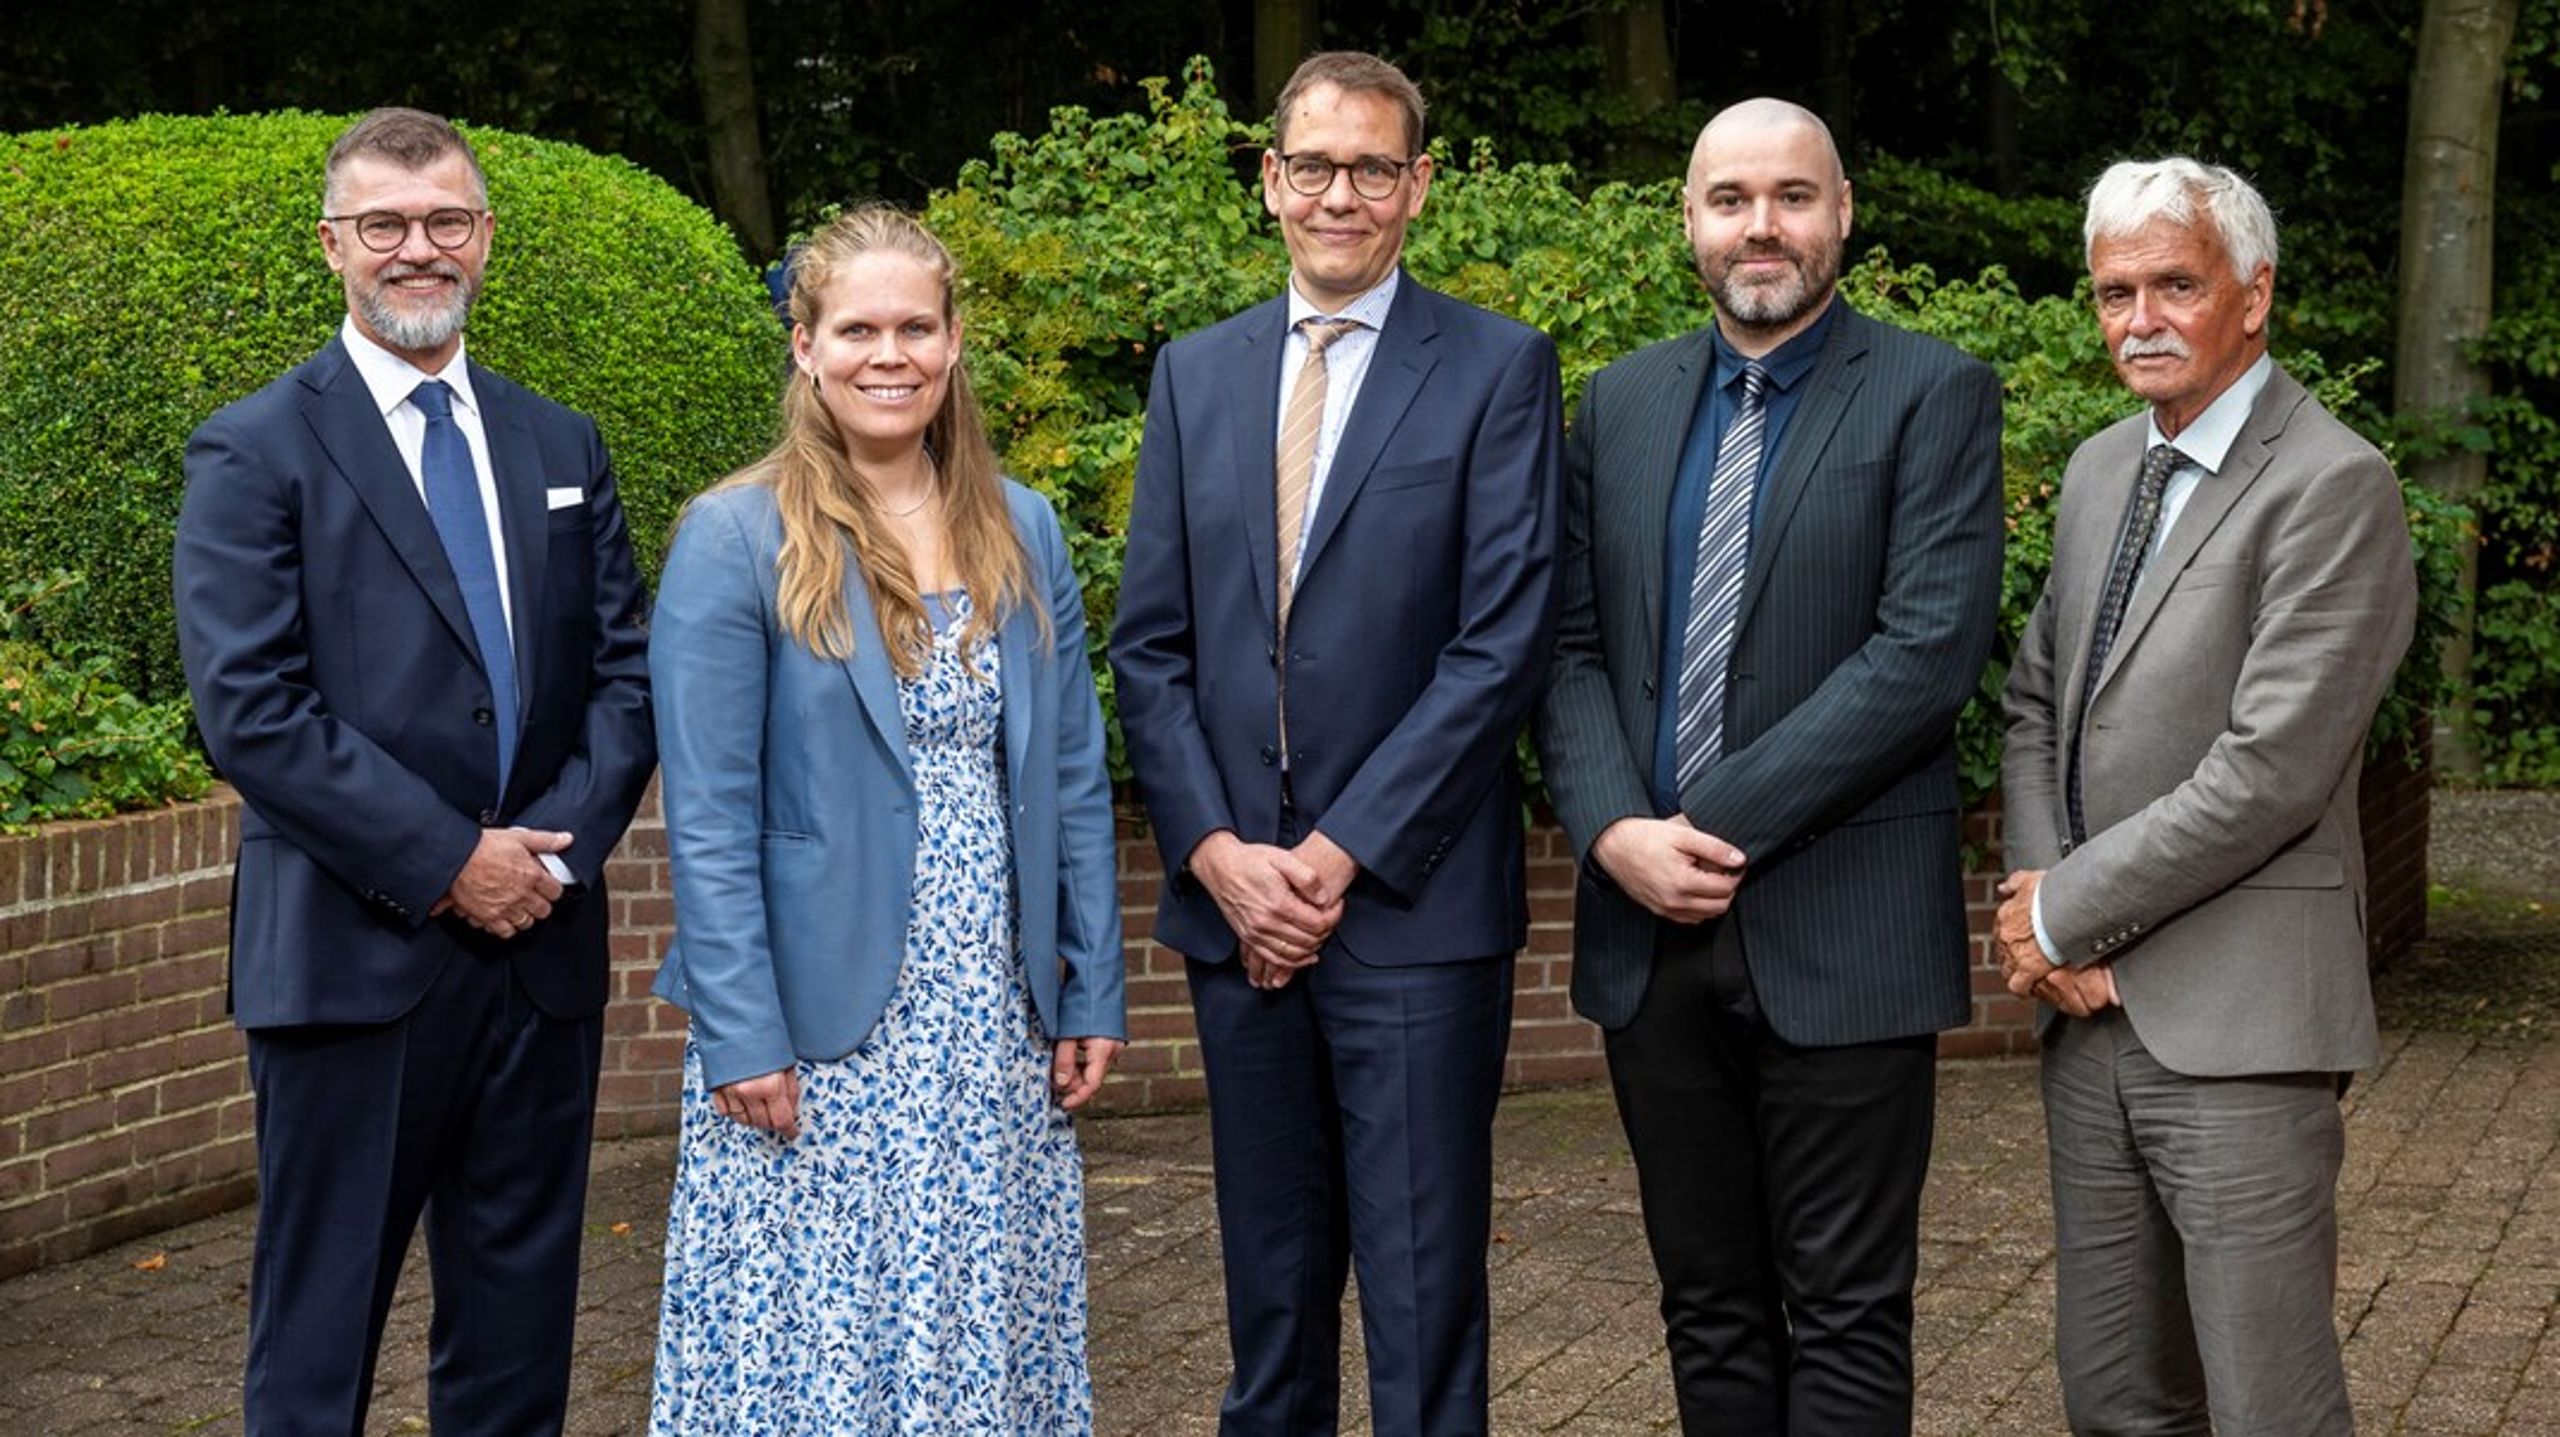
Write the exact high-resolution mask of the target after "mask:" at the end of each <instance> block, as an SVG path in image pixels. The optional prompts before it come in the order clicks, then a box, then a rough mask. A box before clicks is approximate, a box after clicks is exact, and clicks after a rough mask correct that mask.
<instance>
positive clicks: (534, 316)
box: [0, 114, 782, 699]
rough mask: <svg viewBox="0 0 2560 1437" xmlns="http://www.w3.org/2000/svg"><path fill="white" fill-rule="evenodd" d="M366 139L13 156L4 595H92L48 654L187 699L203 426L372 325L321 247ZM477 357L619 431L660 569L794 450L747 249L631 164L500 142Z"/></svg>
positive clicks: (49, 618)
mask: <svg viewBox="0 0 2560 1437" xmlns="http://www.w3.org/2000/svg"><path fill="white" fill-rule="evenodd" d="M345 124H346V121H345V120H344V119H343V118H337V117H330V116H320V115H302V114H278V115H260V116H216V117H212V118H174V117H168V116H156V117H150V118H145V119H141V120H134V121H128V122H119V123H115V124H109V125H102V126H98V127H95V128H89V129H68V130H58V131H53V132H50V133H45V134H33V135H18V136H11V137H6V138H0V214H6V215H8V216H9V223H8V224H7V225H6V226H0V576H19V577H24V576H28V575H35V574H44V573H51V572H54V571H56V570H68V571H72V572H77V573H81V574H84V575H86V576H87V579H88V582H87V584H86V585H85V586H84V587H83V588H81V589H80V590H79V591H77V592H75V593H72V594H67V595H65V596H63V597H62V599H61V600H60V601H58V602H55V603H50V604H48V605H47V606H46V608H45V611H44V612H43V613H42V614H41V615H40V616H39V617H38V619H37V621H36V623H35V625H34V630H33V632H34V634H35V636H37V637H39V638H40V639H41V640H42V641H44V642H46V643H48V644H49V645H51V646H52V647H54V648H56V649H57V650H59V649H63V648H65V647H66V640H69V639H72V638H77V639H78V640H79V641H80V642H81V643H82V644H83V645H85V646H89V647H90V648H92V649H93V650H94V651H95V652H98V653H103V654H107V655H110V656H112V659H113V665H112V667H113V671H114V673H115V675H116V677H117V678H118V679H119V681H121V682H123V683H125V684H127V685H129V686H130V687H131V688H132V689H134V690H135V691H136V692H137V693H138V694H140V695H142V696H143V697H144V698H146V699H162V698H167V697H169V696H172V695H175V694H177V693H179V692H181V690H182V688H183V684H182V682H181V680H180V676H179V670H178V663H177V651H176V641H175V636H174V627H173V621H172V619H171V615H170V608H169V550H170V543H171V539H172V533H173V529H174V526H175V523H176V518H177V511H178V501H179V495H180V490H181V487H182V484H183V473H182V466H181V461H182V458H183V454H184V449H185V444H186V438H187V435H188V433H189V432H190V431H191V430H193V429H194V427H195V426H196V425H197V424H199V423H201V422H202V421H203V420H204V418H205V417H206V416H207V415H209V414H211V413H212V412H213V411H214V410H215V409H217V408H219V407H220V406H222V405H223V404H226V403H228V402H230V401H231V400H234V399H237V398H239V397H241V396H242V395H244V394H247V393H249V392H250V391H252V390H254V389H256V388H258V387H259V386H261V385H264V384H266V383H267V382H268V381H270V380H272V379H274V378H276V377H277V376H279V375H281V374H283V373H284V372H285V371H286V370H287V369H289V368H291V367H292V366H294V365H295V364H298V363H300V362H301V361H302V360H303V359H304V358H306V357H308V356H309V355H310V354H311V353H312V352H313V351H315V350H317V349H318V348H319V347H320V346H321V345H322V344H323V343H324V342H326V341H327V340H328V338H329V337H330V336H331V335H332V334H334V333H335V332H336V330H337V327H338V324H339V322H340V319H341V317H342V316H343V314H344V310H345V306H344V302H343V299H342V297H341V292H340V290H339V287H338V284H337V281H336V278H335V277H334V276H333V275H332V274H331V273H330V272H329V269H328V267H327V265H326V263H325V262H324V261H323V260H322V258H321V254H320V246H319V242H318V240H317V238H316V236H315V233H314V228H315V220H316V218H317V216H318V213H319V208H320V176H321V162H322V159H323V158H324V156H325V155H326V154H327V152H328V148H329V144H330V142H331V141H332V140H333V139H335V138H336V136H337V134H338V132H339V131H340V130H341V129H343V128H344V126H345ZM473 142H474V144H475V145H476V146H477V147H478V149H479V151H480V158H481V163H482V165H483V166H484V167H485V168H486V170H487V171H488V173H489V181H490V199H491V205H492V207H493V208H494V209H495V210H496V212H497V215H498V222H497V225H498V227H497V239H496V243H495V247H494V250H493V252H492V255H491V259H490V265H489V274H488V284H487V289H486V293H485V295H484V296H483V298H482V300H481V302H480V305H479V307H478V309H477V310H476V311H475V312H474V314H473V316H472V322H471V331H470V333H471V340H470V345H471V354H472V357H473V358H474V359H476V360H479V361H481V362H482V363H485V364H488V365H489V366H491V367H492V368H495V369H497V370H499V371H501V372H503V373H505V374H506V375H507V376H508V377H510V378H512V379H515V380H517V381H519V382H521V383H523V384H525V385H527V386H529V387H531V388H533V389H535V390H537V391H539V392H541V393H543V394H545V395H547V396H549V397H551V398H553V399H556V400H558V401H560V402H562V403H564V404H568V405H570V406H572V407H574V408H578V409H582V410H584V411H586V412H587V413H589V414H591V415H594V416H595V418H596V420H597V422H598V424H599V425H600V426H601V427H602V429H603V432H604V437H605V441H606V444H607V446H608V447H609V448H610V450H611V451H612V453H613V456H614V460H615V464H616V468H617V470H618V472H619V474H620V475H621V480H622V492H623V499H624V503H625V505H626V506H627V507H628V508H629V510H630V512H631V518H632V525H633V530H634V536H635V544H636V546H637V548H638V550H639V552H640V555H641V557H642V561H643V563H644V564H646V565H649V566H651V567H654V564H655V560H656V558H657V556H658V554H659V553H660V552H661V549H662V546H663V537H664V535H665V532H666V527H667V524H668V523H669V521H670V520H671V519H672V517H673V515H674V512H675V509H676V507H677V505H678V504H680V503H681V502H682V501H683V499H684V497H685V496H686V495H688V494H690V493H692V492H693V491H694V490H696V489H698V488H700V487H701V486H702V485H703V484H705V483H706V482H708V481H710V480H711V479H714V478H717V477H718V476H719V475H720V474H722V473H723V472H725V471H726V470H728V469H730V468H732V467H734V466H736V465H737V464H739V463H741V462H743V461H745V460H746V459H749V458H752V457H753V456H754V455H755V454H756V453H757V452H759V451H760V450H761V449H762V447H763V445H764V444H765V442H766V440H767V436H768V435H769V433H770V427H771V422H772V421H771V416H772V414H773V409H774V404H773V389H774V384H775V376H776V374H777V372H778V368H777V367H778V365H779V362H780V357H781V352H782V351H781V342H780V335H779V332H778V330H777V328H776V326H775V325H774V323H773V319H772V315H771V311H770V310H769V309H768V308H767V307H766V305H765V302H764V300H763V298H762V294H761V290H760V289H759V287H758V286H757V284H756V282H755V280H754V277H753V276H752V275H751V274H750V273H749V272H748V271H747V268H746V266H745V264H744V262H743V261H742V260H740V259H739V257H738V255H737V251H736V249H735V247H734V246H732V245H731V243H730V242H729V239H728V236H727V235H726V234H725V233H724V232H723V231H722V230H721V229H720V228H719V227H718V226H717V225H716V224H715V223H713V221H712V220H711V219H710V217H709V216H708V215H706V214H704V213H703V212H702V211H700V210H699V209H697V208H695V207H694V206H693V205H692V204H691V203H689V202H688V201H686V200H685V199H683V198H682V197H681V196H679V195H677V194H676V193H675V192H674V191H673V190H670V189H669V188H667V187H666V186H665V185H664V184H663V183H661V182H659V181H657V180H655V179H652V178H651V177H649V176H648V175H647V174H645V173H643V172H642V171H640V170H639V169H637V168H635V167H633V166H632V165H630V164H629V163H627V162H625V161H622V160H617V159H609V158H604V157H600V156H596V155H592V154H588V153H586V152H584V151H581V150H578V149H575V148H573V147H570V146H567V145H561V144H555V143H550V142H547V141H541V140H531V139H526V138H524V137H521V136H518V135H513V134H507V133H503V132H498V131H490V130H476V131H474V132H473Z"/></svg>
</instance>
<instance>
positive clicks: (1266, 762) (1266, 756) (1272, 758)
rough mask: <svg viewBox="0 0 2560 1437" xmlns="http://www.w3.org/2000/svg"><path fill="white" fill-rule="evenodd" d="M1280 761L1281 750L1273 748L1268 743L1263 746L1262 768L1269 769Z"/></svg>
mask: <svg viewBox="0 0 2560 1437" xmlns="http://www.w3.org/2000/svg"><path fill="white" fill-rule="evenodd" d="M1279 761H1280V750H1278V749H1276V748H1273V747H1272V746H1271V745H1269V744H1267V743H1266V744H1264V745H1263V746H1262V766H1263V767H1264V768H1269V767H1270V766H1271V765H1273V764H1275V763H1278V762H1279Z"/></svg>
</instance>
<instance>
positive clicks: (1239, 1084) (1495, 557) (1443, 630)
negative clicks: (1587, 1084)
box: [1111, 53, 1561, 1434]
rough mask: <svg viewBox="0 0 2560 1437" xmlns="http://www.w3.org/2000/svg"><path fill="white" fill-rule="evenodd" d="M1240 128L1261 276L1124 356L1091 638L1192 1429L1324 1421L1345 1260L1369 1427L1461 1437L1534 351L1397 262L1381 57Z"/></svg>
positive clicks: (1503, 964)
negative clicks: (1134, 456)
mask: <svg viewBox="0 0 2560 1437" xmlns="http://www.w3.org/2000/svg"><path fill="white" fill-rule="evenodd" d="M1272 131H1273V135H1272V148H1271V149H1270V150H1269V151H1267V152H1265V153H1264V155H1263V157H1262V195H1263V204H1264V206H1265V207H1266V208H1267V209H1269V210H1270V211H1271V213H1272V214H1273V216H1275V217H1276V218H1277V219H1278V220H1279V222H1280V230H1281V235H1282V237H1283V238H1284V239H1285V240H1286V242H1287V244H1288V250H1289V260H1290V268H1289V288H1288V292H1287V293H1286V294H1285V295H1283V296H1281V297H1279V298H1275V299H1273V300H1271V301H1270V302H1268V303H1266V304H1263V305H1260V306H1257V307H1255V308H1253V309H1250V310H1247V311H1245V312H1244V313H1243V314H1240V315H1237V316H1236V317H1234V318H1232V319H1229V320H1227V321H1225V322H1224V323H1222V324H1218V325H1215V326H1212V327H1211V328H1209V329H1207V330H1204V331H1202V332H1200V333H1198V334H1194V335H1191V336H1189V337H1187V338H1185V339H1182V340H1179V341H1177V342H1175V343H1173V344H1171V345H1168V346H1166V347H1165V349H1164V351H1163V352H1162V353H1161V354H1160V355H1159V356H1158V357H1157V361H1156V371H1155V380H1154V385H1153V388H1152V390H1151V391H1150V393H1149V396H1148V405H1147V429H1146V441H1145V445H1144V447H1143V448H1142V449H1141V451H1140V453H1139V458H1138V482H1137V494H1136V499H1135V503H1134V507H1133V509H1132V511H1131V515H1130V524H1129V547H1128V558H1127V563H1126V567H1125V569H1124V571H1123V575H1122V580H1121V590H1120V611H1119V621H1118V627H1117V629H1116V630H1115V631H1114V633H1113V635H1112V654H1111V657H1112V664H1113V667H1114V669H1115V670H1116V671H1117V674H1118V677H1119V688H1118V695H1119V705H1120V720H1121V724H1122V726H1123V728H1124V730H1125V732H1126V734H1127V736H1128V741H1129V756H1130V762H1131V766H1132V767H1133V768H1134V769H1135V771H1136V773H1137V778H1138V785H1139V788H1140V789H1141V790H1142V792H1143V794H1144V796H1145V799H1146V803H1147V808H1148V813H1149V817H1150V819H1151V820H1152V822H1153V825H1154V829H1155V836H1156V841H1157V843H1158V845H1159V846H1160V847H1161V848H1162V850H1163V853H1164V861H1165V867H1166V870H1167V872H1168V873H1170V874H1171V875H1172V876H1171V878H1170V879H1169V880H1168V881H1167V884H1166V887H1165V891H1164V894H1163V896H1162V898H1161V899H1160V901H1159V906H1158V908H1157V912H1156V926H1155V936H1156V939H1157V941H1159V942H1162V943H1164V944H1166V945H1167V946H1169V947H1171V948H1174V949H1177V950H1179V951H1180V952H1181V953H1183V954H1184V955H1185V956H1186V957H1187V958H1188V959H1189V960H1190V962H1189V964H1188V965H1187V966H1188V971H1189V976H1190V982H1191V994H1192V1004H1193V1011H1194V1014H1195V1016H1196V1018H1197V1021H1198V1025H1199V1032H1200V1045H1201V1056H1202V1061H1203V1063H1204V1064H1205V1065H1206V1068H1207V1071H1208V1079H1209V1113H1210V1123H1211V1127H1212V1132H1213V1138H1214V1141H1215V1144H1216V1153H1217V1188H1218V1221H1219V1226H1220V1229H1221V1231H1222V1233H1223V1236H1224V1242H1225V1254H1226V1278H1227V1320H1228V1326H1229V1338H1230V1347H1231V1349H1232V1353H1233V1356H1234V1360H1235V1377H1234V1380H1233V1382H1232V1383H1231V1384H1230V1386H1229V1387H1228V1390H1227V1396H1226V1401H1225V1404H1224V1409H1223V1414H1222V1418H1221V1422H1220V1430H1221V1431H1223V1432H1226V1433H1230V1434H1251V1433H1272V1434H1281V1433H1287V1434H1305V1433H1325V1432H1331V1431H1332V1430H1334V1422H1335V1414H1336V1408H1337V1406H1338V1401H1339V1397H1340V1388H1341V1376H1340V1372H1339V1370H1338V1367H1339V1363H1338V1358H1337V1353H1338V1351H1339V1340H1340V1312H1341V1302H1342V1286H1343V1280H1344V1275H1345V1271H1346V1268H1347V1266H1348V1265H1349V1264H1351V1263H1353V1262H1356V1263H1357V1264H1358V1268H1359V1273H1360V1303H1361V1325H1362V1328H1363V1330H1364V1332H1365V1334H1366V1336H1367V1339H1368V1350H1369V1387H1370V1407H1371V1412H1372V1413H1373V1415H1374V1420H1375V1422H1376V1426H1377V1430H1378V1431H1380V1432H1382V1433H1400V1434H1411V1433H1480V1432H1483V1431H1484V1430H1485V1426H1486V1408H1487V1395H1488V1388H1487V1381H1486V1368H1485V1336H1486V1285H1485V1271H1484V1254H1485V1243H1486V1240H1487V1237H1488V1228H1489V1226H1490V1224H1491V1211H1492V1179H1493V1169H1492V1123H1493V1109H1494V1101H1495V1098H1496V1096H1497V1094H1498V1093H1499V1091H1500V1087H1501V1080H1502V1063H1503V1050H1504V1046H1505V1042H1506V1039H1507V1031H1508V1027H1509V1018H1510V995H1511V966H1512V954H1513V953H1514V952H1515V951H1516V950H1517V949H1518V948H1519V946H1520V943H1521V942H1522V940H1523V939H1524V937H1525V936H1526V934H1527V927H1528V904H1527V897H1526V892H1525V884H1526V879H1525V875H1524V871H1523V866H1522V850H1521V828H1520V787H1519V782H1518V778H1517V775H1516V773H1515V771H1514V765H1513V763H1512V746H1513V740H1514V738H1515V736H1516V735H1517V733H1518V731H1519V728H1520V725H1521V723H1522V721H1523V719H1524V718H1525V716H1526V715H1527V712H1528V709H1529V705H1530V704H1531V702H1532V701H1533V699H1534V698H1535V696H1536V693H1537V689H1538V685H1539V683H1540V681H1541V680H1542V679H1543V677H1544V672H1545V664H1546V659H1547V651H1548V641H1549V637H1550V632H1551V628H1552V616H1551V613H1550V594H1551V587H1552V586H1551V572H1550V571H1551V566H1552V560H1553V553H1552V551H1553V548H1554V543H1555V532H1556V530H1555V508H1556V494H1557V473H1558V468H1557V466H1558V448H1559V445H1560V442H1561V434H1560V428H1559V422H1558V421H1559V398H1558V384H1557V374H1556V356H1555V348H1554V346H1553V345H1551V344H1549V343H1548V342H1547V339H1546V337H1545V336H1543V335H1541V334H1538V333H1537V332H1536V331H1534V330H1531V329H1527V328H1525V327H1523V326H1521V325H1518V324H1515V323H1513V322H1511V321H1509V320H1506V319H1502V318H1500V317H1497V316H1495V315H1491V314H1488V313H1486V312H1484V311H1482V310H1479V309H1476V308H1474V307H1472V306H1469V305H1465V304H1461V303H1459V302H1457V301H1456V300H1453V299H1450V298H1447V297H1446V296H1443V295H1439V294H1435V293H1433V292H1432V291H1430V290H1428V289H1425V288H1423V287H1422V286H1421V285H1420V284H1418V283H1416V282H1415V281H1414V280H1413V279H1412V278H1411V277H1410V276H1407V275H1404V274H1403V273H1401V272H1400V271H1399V269H1398V268H1397V258H1398V255H1399V254H1400V253H1401V251H1402V248H1403V243H1404V232H1405V226H1406V224H1407V223H1408V222H1409V221H1411V220H1412V219H1413V217H1414V216H1415V215H1417V214H1419V213H1420V212H1421V209H1422V203H1423V199H1424V197H1425V195H1426V194H1427V193H1428V192H1429V190H1430V186H1431V157H1430V156H1429V155H1427V154H1425V153H1423V150H1422V97H1421V95H1420V93H1419V92H1418V91H1416V90H1415V89H1414V86H1413V83H1412V82H1411V81H1410V80H1408V79H1406V78H1405V77H1404V75H1403V74H1402V73H1400V72H1399V71H1397V70H1396V69H1395V68H1394V67H1393V66H1391V65H1388V64H1387V63H1385V62H1384V61H1381V60H1378V59H1376V58H1375V57H1372V56H1368V55H1358V54H1343V53H1336V54H1322V55H1317V56H1314V57H1312V58H1310V59H1309V60H1308V61H1307V62H1306V63H1305V64H1303V65H1301V66H1300V67H1299V69H1298V72H1297V74H1296V75H1295V76H1293V77H1292V78H1291V80H1290V81H1289V83H1288V85H1287V87H1286V88H1284V89H1283V90H1282V91H1281V93H1280V99H1279V106H1278V114H1277V116H1276V117H1275V118H1274V120H1273V123H1272Z"/></svg>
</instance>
